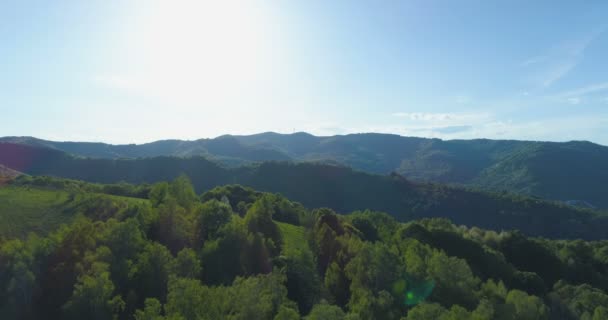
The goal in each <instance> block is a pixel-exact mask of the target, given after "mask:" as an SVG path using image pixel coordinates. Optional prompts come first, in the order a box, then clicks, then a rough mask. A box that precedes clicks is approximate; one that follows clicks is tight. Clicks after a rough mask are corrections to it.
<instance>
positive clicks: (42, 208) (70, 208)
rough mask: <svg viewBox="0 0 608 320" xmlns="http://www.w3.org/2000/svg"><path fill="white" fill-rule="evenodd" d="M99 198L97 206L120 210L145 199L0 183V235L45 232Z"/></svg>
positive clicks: (17, 235) (72, 216) (16, 235)
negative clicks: (99, 204) (3, 184)
mask: <svg viewBox="0 0 608 320" xmlns="http://www.w3.org/2000/svg"><path fill="white" fill-rule="evenodd" d="M100 200H105V201H104V203H105V204H106V208H100V210H101V209H108V210H121V209H124V208H126V207H128V206H129V205H133V204H144V203H145V202H146V201H147V200H144V199H134V198H127V197H118V196H110V195H103V194H72V195H70V193H69V192H66V191H63V190H53V189H42V188H34V187H16V186H5V187H0V238H15V237H19V238H22V237H25V236H26V235H27V234H28V233H30V232H34V233H38V234H46V233H48V232H49V231H52V230H55V229H57V227H59V226H60V225H61V224H64V223H69V222H70V221H71V220H72V219H73V218H74V217H75V216H76V215H77V213H79V212H83V210H84V208H87V207H88V208H91V207H92V206H91V205H88V206H87V204H91V203H95V204H97V203H100V202H101V201H100ZM93 201H96V202H93ZM83 213H86V212H83Z"/></svg>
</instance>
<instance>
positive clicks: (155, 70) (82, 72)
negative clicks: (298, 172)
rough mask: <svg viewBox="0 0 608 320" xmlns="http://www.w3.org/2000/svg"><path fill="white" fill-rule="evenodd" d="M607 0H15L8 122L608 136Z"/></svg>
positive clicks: (41, 131) (196, 132) (127, 136)
mask: <svg viewBox="0 0 608 320" xmlns="http://www.w3.org/2000/svg"><path fill="white" fill-rule="evenodd" d="M607 17H608V1H603V0H600V1H485V0H484V1H481V0H480V1H465V0H463V1H448V0H444V1H429V0H424V1H405V0H403V1H354V0H344V1H339V0H336V1H326V0H303V1H247V0H242V1H230V0H221V1H220V0H218V1H202V0H200V1H194V0H186V1H179V0H177V1H176V0H173V1H151V0H139V1H138V0H133V1H128V0H87V1H81V0H71V1H68V0H65V1H61V0H55V1H47V0H40V1H31V0H6V1H1V2H0V119H1V122H0V123H1V125H0V136H6V135H19V136H22V135H28V136H36V137H40V138H45V139H53V140H79V141H104V142H111V143H141V142H148V141H153V140H158V139H168V138H180V139H197V138H206V137H215V136H218V135H222V134H250V133H258V132H264V131H276V132H282V133H291V132H294V131H307V132H310V133H313V134H317V135H333V134H345V133H353V132H386V133H396V134H401V135H411V136H424V137H439V138H445V139H454V138H465V139H468V138H495V139H530V140H552V141H566V140H590V141H593V142H596V143H601V144H604V145H608V58H607V57H608V19H607Z"/></svg>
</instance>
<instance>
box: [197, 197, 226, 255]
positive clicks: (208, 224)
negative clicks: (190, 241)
mask: <svg viewBox="0 0 608 320" xmlns="http://www.w3.org/2000/svg"><path fill="white" fill-rule="evenodd" d="M232 214H233V213H232V209H231V208H230V206H228V205H227V204H225V203H223V202H221V201H218V200H215V199H213V200H210V201H207V202H205V203H203V204H202V205H201V206H200V207H199V208H198V209H197V212H196V215H197V217H198V221H197V224H198V230H197V244H198V245H199V246H200V245H202V244H203V242H204V241H206V240H209V239H215V238H217V237H218V232H219V230H220V228H221V227H222V226H224V225H225V224H227V223H228V222H230V218H231V217H232Z"/></svg>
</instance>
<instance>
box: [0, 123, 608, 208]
mask: <svg viewBox="0 0 608 320" xmlns="http://www.w3.org/2000/svg"><path fill="white" fill-rule="evenodd" d="M0 142H5V143H11V144H20V145H27V146H37V147H44V148H47V149H51V150H58V151H63V152H66V153H69V154H72V155H75V156H79V157H88V158H96V159H123V158H129V159H136V158H145V157H162V156H167V157H169V156H170V157H192V156H203V157H205V158H207V159H209V160H212V161H215V162H218V163H220V164H223V165H226V166H230V167H238V166H242V165H247V164H252V163H256V162H261V161H269V160H280V161H283V160H286V161H295V162H304V161H305V162H310V161H314V162H324V163H335V164H341V165H346V166H350V167H352V168H354V169H356V170H360V171H365V172H369V173H377V174H388V173H390V172H397V173H399V174H400V175H403V176H405V177H406V178H407V179H408V180H412V181H421V182H439V183H448V184H460V185H465V186H472V187H481V188H484V189H490V190H495V191H502V190H506V191H509V192H516V193H522V194H527V195H533V196H538V197H542V198H545V199H550V200H559V201H564V202H568V203H588V204H590V205H591V206H592V207H599V208H608V191H607V189H606V188H604V187H602V186H603V185H605V183H606V181H608V147H605V146H601V145H597V144H593V143H590V142H583V141H571V142H564V143H556V142H536V141H513V140H487V139H477V140H450V141H443V140H439V139H425V138H414V137H402V136H398V135H389V134H371V133H370V134H351V135H343V136H331V137H317V136H313V135H310V134H307V133H294V134H277V133H271V132H269V133H262V134H256V135H249V136H229V135H226V136H221V137H218V138H215V139H200V140H194V141H182V140H163V141H156V142H152V143H146V144H141V145H134V144H131V145H110V144H104V143H85V142H54V141H46V140H40V139H36V138H30V137H5V138H0Z"/></svg>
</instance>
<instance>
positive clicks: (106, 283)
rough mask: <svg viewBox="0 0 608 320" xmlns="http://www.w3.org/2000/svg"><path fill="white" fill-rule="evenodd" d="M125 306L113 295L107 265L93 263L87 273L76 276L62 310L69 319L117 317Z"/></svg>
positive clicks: (100, 319)
mask: <svg viewBox="0 0 608 320" xmlns="http://www.w3.org/2000/svg"><path fill="white" fill-rule="evenodd" d="M124 307H125V303H124V301H123V300H122V299H121V297H120V296H119V295H114V284H113V283H112V280H110V273H109V272H108V265H107V264H105V263H100V262H98V263H95V264H94V265H93V266H92V270H90V272H89V273H88V274H84V275H82V276H80V277H79V278H78V283H76V285H75V286H74V293H73V294H72V297H71V298H70V299H69V300H68V302H67V303H66V304H65V305H64V306H63V310H64V312H65V314H66V316H67V317H69V318H70V319H83V318H84V319H94V320H110V319H117V318H118V314H119V312H120V311H122V310H123V309H124Z"/></svg>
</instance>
